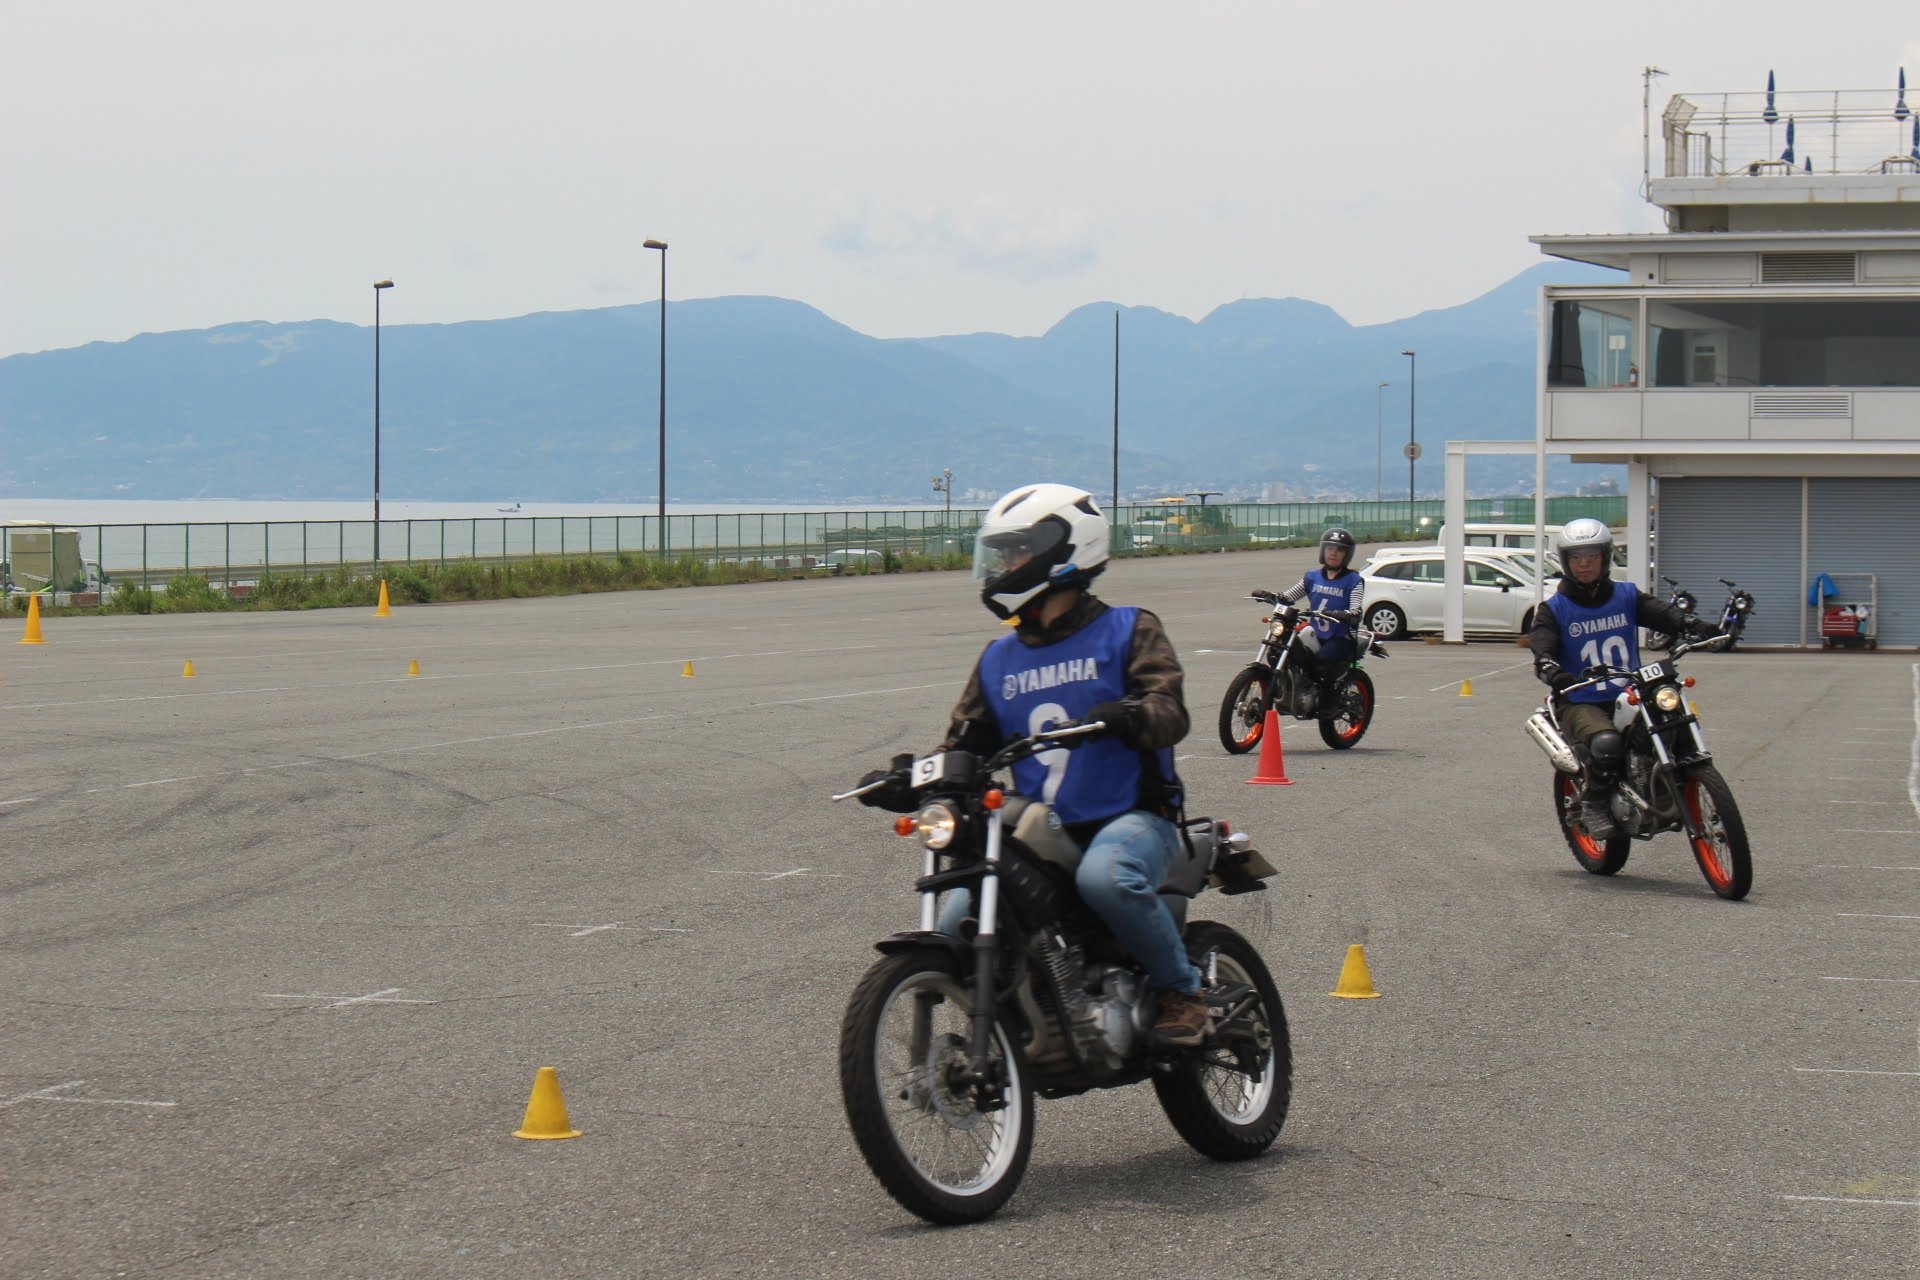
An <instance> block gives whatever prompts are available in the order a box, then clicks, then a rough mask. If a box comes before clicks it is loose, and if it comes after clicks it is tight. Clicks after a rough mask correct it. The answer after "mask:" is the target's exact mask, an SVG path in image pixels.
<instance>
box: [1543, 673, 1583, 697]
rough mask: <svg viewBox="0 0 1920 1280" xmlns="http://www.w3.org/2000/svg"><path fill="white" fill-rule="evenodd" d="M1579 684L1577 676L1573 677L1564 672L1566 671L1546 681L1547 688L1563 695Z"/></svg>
mask: <svg viewBox="0 0 1920 1280" xmlns="http://www.w3.org/2000/svg"><path fill="white" fill-rule="evenodd" d="M1579 683H1580V677H1579V676H1576V675H1573V674H1572V673H1570V672H1566V671H1562V672H1561V673H1560V674H1559V675H1557V676H1555V677H1554V678H1553V679H1551V680H1549V681H1547V685H1548V687H1549V688H1551V689H1552V690H1553V691H1554V692H1555V693H1565V692H1566V691H1567V690H1569V689H1571V688H1573V686H1575V685H1577V684H1579Z"/></svg>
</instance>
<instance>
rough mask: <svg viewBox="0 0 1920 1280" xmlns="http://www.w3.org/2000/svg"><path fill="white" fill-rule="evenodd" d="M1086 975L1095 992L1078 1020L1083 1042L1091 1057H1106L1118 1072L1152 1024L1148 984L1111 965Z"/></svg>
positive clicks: (1132, 973)
mask: <svg viewBox="0 0 1920 1280" xmlns="http://www.w3.org/2000/svg"><path fill="white" fill-rule="evenodd" d="M1087 978H1088V980H1089V981H1088V986H1089V987H1090V988H1092V994H1090V995H1089V997H1088V999H1087V1003H1086V1005H1085V1007H1084V1009H1083V1010H1081V1011H1080V1017H1079V1019H1078V1023H1079V1025H1078V1028H1077V1030H1078V1032H1079V1035H1080V1043H1081V1044H1082V1045H1083V1046H1084V1047H1085V1049H1086V1051H1087V1056H1088V1057H1089V1058H1092V1059H1096V1060H1099V1059H1104V1061H1105V1064H1106V1066H1107V1068H1108V1069H1109V1070H1112V1071H1118V1070H1119V1069H1120V1068H1122V1067H1124V1066H1125V1065H1126V1063H1127V1059H1128V1058H1129V1057H1130V1056H1131V1055H1132V1053H1133V1047H1134V1041H1135V1040H1136V1039H1137V1038H1138V1037H1139V1036H1140V1035H1142V1034H1144V1033H1145V1031H1146V1030H1147V1028H1148V1026H1149V1025H1150V1024H1149V1023H1148V1020H1147V1019H1148V1015H1149V1012H1150V1011H1149V1010H1148V1008H1147V1003H1148V1001H1147V999H1146V995H1147V992H1146V984H1145V983H1143V982H1142V981H1141V979H1140V975H1139V974H1137V973H1134V972H1132V971H1131V970H1128V969H1123V968H1121V967H1120V966H1119V965H1112V964H1099V965H1094V966H1092V967H1091V968H1089V969H1088V971H1087Z"/></svg>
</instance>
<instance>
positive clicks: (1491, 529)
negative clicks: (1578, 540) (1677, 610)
mask: <svg viewBox="0 0 1920 1280" xmlns="http://www.w3.org/2000/svg"><path fill="white" fill-rule="evenodd" d="M1446 527H1447V526H1446V525H1444V524H1443V525H1441V526H1440V528H1441V529H1443V530H1444V529H1445V528H1446ZM1462 528H1463V529H1464V530H1465V537H1466V543H1467V545H1468V546H1469V547H1490V548H1497V547H1518V548H1522V549H1524V550H1527V551H1531V550H1533V526H1532V525H1530V524H1467V525H1463V526H1462ZM1560 529H1561V526H1560V525H1557V524H1550V525H1548V526H1547V528H1546V536H1547V554H1548V555H1549V556H1551V555H1552V554H1553V546H1554V543H1553V540H1554V538H1555V537H1557V536H1558V535H1559V533H1560ZM1436 536H1441V537H1444V536H1445V535H1444V534H1439V535H1436ZM1613 562H1614V564H1616V565H1618V566H1619V567H1620V568H1622V569H1624V568H1626V567H1627V543H1626V531H1625V530H1624V529H1618V528H1616V529H1615V530H1614V531H1613Z"/></svg>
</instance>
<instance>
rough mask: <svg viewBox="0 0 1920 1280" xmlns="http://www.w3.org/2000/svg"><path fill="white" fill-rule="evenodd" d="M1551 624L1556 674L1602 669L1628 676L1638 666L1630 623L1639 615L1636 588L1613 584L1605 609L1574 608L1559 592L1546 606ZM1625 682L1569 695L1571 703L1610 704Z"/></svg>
mask: <svg viewBox="0 0 1920 1280" xmlns="http://www.w3.org/2000/svg"><path fill="white" fill-rule="evenodd" d="M1548 607H1549V608H1550V609H1551V610H1552V611H1553V617H1554V621H1556V622H1558V623H1559V624H1560V669H1561V670H1562V671H1565V672H1567V673H1568V674H1570V675H1579V674H1580V673H1581V672H1582V671H1585V670H1586V669H1587V668H1588V667H1597V666H1600V665H1602V664H1605V665H1606V666H1609V667H1621V668H1624V669H1625V670H1628V671H1631V670H1633V669H1634V668H1635V667H1637V666H1639V665H1640V644H1639V636H1638V630H1639V624H1638V623H1636V622H1635V621H1634V617H1635V615H1636V614H1637V613H1638V612H1639V609H1640V588H1638V587H1636V586H1634V585H1633V584H1632V583H1631V582H1616V583H1614V584H1613V594H1612V595H1611V596H1609V597H1608V598H1607V599H1606V600H1605V601H1604V602H1603V603H1601V604H1599V605H1595V606H1592V607H1588V606H1586V605H1579V604H1575V603H1574V600H1573V597H1572V596H1570V595H1567V594H1566V593H1565V592H1562V593H1561V594H1559V595H1556V596H1554V597H1553V598H1552V600H1551V601H1549V602H1548ZM1626 687H1627V682H1626V681H1625V680H1609V681H1607V682H1606V683H1604V684H1596V685H1590V686H1588V687H1587V688H1585V689H1577V690H1575V691H1574V692H1573V693H1571V694H1568V695H1567V698H1568V701H1570V702H1596V703H1611V702H1612V701H1613V700H1614V699H1616V698H1618V697H1619V696H1620V694H1621V693H1622V692H1624V691H1625V689H1626Z"/></svg>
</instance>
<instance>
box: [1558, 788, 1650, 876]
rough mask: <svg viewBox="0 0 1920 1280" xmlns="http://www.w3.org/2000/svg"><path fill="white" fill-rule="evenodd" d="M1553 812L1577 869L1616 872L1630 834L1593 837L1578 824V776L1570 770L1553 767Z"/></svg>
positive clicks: (1622, 862) (1630, 844) (1628, 846)
mask: <svg viewBox="0 0 1920 1280" xmlns="http://www.w3.org/2000/svg"><path fill="white" fill-rule="evenodd" d="M1553 813H1554V816H1555V817H1556V818H1558V819H1559V822H1560V834H1561V835H1563V836H1565V837H1566V840H1567V848H1568V849H1570V850H1572V851H1573V860H1574V861H1575V862H1577V863H1579V864H1580V869H1581V870H1582V871H1585V872H1587V873H1588V874H1590V875H1596V876H1610V875H1616V874H1618V873H1619V870H1620V868H1622V867H1624V866H1626V865H1627V853H1628V852H1629V851H1630V850H1631V849H1632V847H1633V837H1632V836H1627V835H1618V836H1612V837H1610V838H1608V839H1606V840H1595V839H1594V838H1593V837H1592V836H1590V835H1588V834H1587V829H1586V828H1585V827H1583V826H1581V825H1580V821H1579V815H1580V780H1579V778H1577V777H1576V776H1575V775H1573V774H1570V773H1561V772H1560V771H1559V770H1558V769H1555V770H1554V771H1553Z"/></svg>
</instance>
